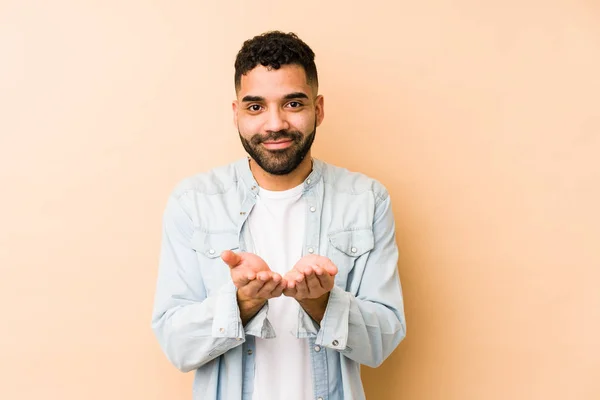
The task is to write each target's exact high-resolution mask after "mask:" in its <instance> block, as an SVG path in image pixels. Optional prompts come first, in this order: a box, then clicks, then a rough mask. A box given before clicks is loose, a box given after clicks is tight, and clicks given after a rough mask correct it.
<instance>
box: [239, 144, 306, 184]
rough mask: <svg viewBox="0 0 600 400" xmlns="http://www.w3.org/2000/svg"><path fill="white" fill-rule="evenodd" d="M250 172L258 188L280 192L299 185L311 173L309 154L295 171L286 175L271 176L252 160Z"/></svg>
mask: <svg viewBox="0 0 600 400" xmlns="http://www.w3.org/2000/svg"><path fill="white" fill-rule="evenodd" d="M250 171H252V175H254V179H256V182H258V186H260V187H261V188H263V189H266V190H271V191H282V190H288V189H292V188H295V187H296V186H298V185H300V184H301V183H302V182H304V180H305V179H306V177H308V175H310V172H311V171H312V157H311V156H310V152H309V153H308V154H307V155H306V157H304V160H302V162H301V163H300V165H298V166H297V167H296V169H295V170H293V171H292V172H290V173H289V174H287V175H272V174H269V173H268V172H266V171H265V170H263V169H262V168H261V167H260V166H259V165H258V164H257V163H256V162H255V161H254V160H253V159H250Z"/></svg>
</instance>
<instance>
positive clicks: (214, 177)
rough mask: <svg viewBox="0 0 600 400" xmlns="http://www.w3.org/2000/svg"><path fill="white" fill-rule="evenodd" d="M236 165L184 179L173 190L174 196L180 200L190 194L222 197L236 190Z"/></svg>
mask: <svg viewBox="0 0 600 400" xmlns="http://www.w3.org/2000/svg"><path fill="white" fill-rule="evenodd" d="M235 164H236V163H229V164H226V165H221V166H218V167H215V168H212V169H210V170H208V171H204V172H200V173H198V174H195V175H192V176H189V177H186V178H184V179H182V180H181V181H180V182H179V183H178V184H177V185H176V186H175V188H174V189H173V192H172V196H173V197H175V198H176V199H180V198H181V197H184V196H186V195H189V194H196V195H207V196H210V195H221V194H224V193H226V192H228V191H230V190H231V189H232V188H235V185H236V183H237V180H238V177H237V173H236V168H235Z"/></svg>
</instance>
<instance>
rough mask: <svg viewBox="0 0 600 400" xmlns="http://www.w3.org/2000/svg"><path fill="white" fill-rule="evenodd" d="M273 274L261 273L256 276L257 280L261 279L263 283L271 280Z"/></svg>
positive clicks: (268, 272)
mask: <svg viewBox="0 0 600 400" xmlns="http://www.w3.org/2000/svg"><path fill="white" fill-rule="evenodd" d="M272 275H273V273H272V272H270V271H260V272H258V273H257V274H256V279H260V280H261V281H263V282H266V281H268V280H271V277H272Z"/></svg>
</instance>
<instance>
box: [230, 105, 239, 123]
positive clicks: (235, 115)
mask: <svg viewBox="0 0 600 400" xmlns="http://www.w3.org/2000/svg"><path fill="white" fill-rule="evenodd" d="M231 109H232V111H233V125H234V126H235V127H236V128H237V126H238V101H237V100H234V101H233V102H232V103H231Z"/></svg>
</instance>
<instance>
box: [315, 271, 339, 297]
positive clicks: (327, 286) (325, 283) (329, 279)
mask: <svg viewBox="0 0 600 400" xmlns="http://www.w3.org/2000/svg"><path fill="white" fill-rule="evenodd" d="M318 278H319V282H320V283H321V287H322V288H323V289H324V290H325V291H326V292H329V291H330V290H331V289H332V288H333V285H334V284H335V278H334V277H333V276H331V275H329V274H328V273H324V274H323V275H320V276H318Z"/></svg>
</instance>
